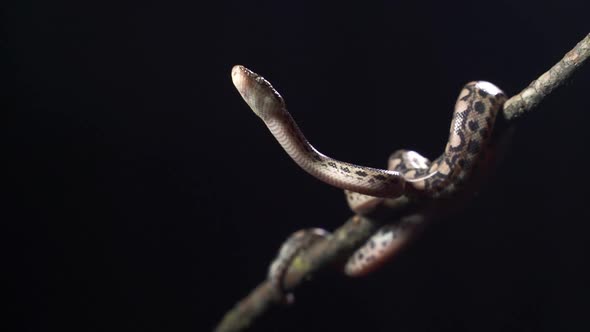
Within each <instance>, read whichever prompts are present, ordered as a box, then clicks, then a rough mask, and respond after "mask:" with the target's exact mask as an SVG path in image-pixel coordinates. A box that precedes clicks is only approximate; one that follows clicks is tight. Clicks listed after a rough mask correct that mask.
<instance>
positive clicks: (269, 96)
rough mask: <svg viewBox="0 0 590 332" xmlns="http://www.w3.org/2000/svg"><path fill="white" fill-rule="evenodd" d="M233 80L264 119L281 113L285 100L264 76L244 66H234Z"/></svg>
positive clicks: (257, 113)
mask: <svg viewBox="0 0 590 332" xmlns="http://www.w3.org/2000/svg"><path fill="white" fill-rule="evenodd" d="M231 77H232V81H233V82H234V85H235V86H236V89H238V92H239V93H240V95H241V96H242V98H244V101H246V103H247V104H248V106H250V108H251V109H252V110H253V111H254V113H256V115H258V116H259V117H260V118H261V119H262V120H263V121H267V120H268V119H270V118H271V117H273V116H276V115H279V114H281V112H282V110H284V109H285V102H284V101H283V98H282V97H281V95H280V94H279V93H278V92H277V91H276V90H275V89H274V88H273V87H272V85H271V84H270V83H269V82H268V81H267V80H265V79H264V78H263V77H262V76H260V75H258V74H256V73H255V72H253V71H251V70H250V69H248V68H246V67H244V66H240V65H237V66H234V67H233V68H232V71H231Z"/></svg>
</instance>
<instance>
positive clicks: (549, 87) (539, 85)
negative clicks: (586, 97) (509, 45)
mask: <svg viewBox="0 0 590 332" xmlns="http://www.w3.org/2000/svg"><path fill="white" fill-rule="evenodd" d="M588 57H590V33H589V34H588V35H586V37H585V38H584V39H582V40H581V41H580V42H579V43H578V44H577V45H576V46H575V47H574V48H573V49H572V50H571V51H569V52H567V54H566V55H565V56H564V57H563V59H561V60H560V61H559V62H558V63H557V64H555V66H553V67H551V69H549V70H548V71H546V72H544V73H543V75H541V76H539V78H537V79H536V80H534V81H532V82H531V84H529V86H527V87H526V88H525V89H524V90H522V91H521V92H520V93H519V94H517V95H515V96H513V97H512V98H510V99H508V101H506V103H505V104H504V117H505V118H506V119H507V120H509V121H513V120H516V119H518V118H520V117H521V116H523V115H525V114H527V113H529V112H530V111H531V110H533V109H534V108H535V107H537V105H539V103H540V102H541V101H542V100H543V98H545V97H546V96H548V95H549V94H550V93H551V92H552V91H553V90H555V89H556V88H557V87H559V86H561V85H562V84H563V83H565V81H566V80H567V79H568V78H569V77H570V76H571V75H572V74H573V73H574V72H575V71H576V70H577V69H578V68H579V67H580V66H582V64H584V62H585V61H586V60H588Z"/></svg>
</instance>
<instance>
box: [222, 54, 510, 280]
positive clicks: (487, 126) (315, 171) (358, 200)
mask: <svg viewBox="0 0 590 332" xmlns="http://www.w3.org/2000/svg"><path fill="white" fill-rule="evenodd" d="M232 80H233V83H234V85H235V87H236V88H237V90H238V91H239V93H240V94H241V96H242V97H243V99H244V100H245V101H246V103H247V104H248V105H249V106H250V108H251V109H252V110H253V111H254V113H256V115H258V116H259V117H260V118H261V119H262V120H263V121H264V123H265V124H266V126H267V127H268V129H269V130H270V132H271V133H272V134H273V136H274V137H275V138H276V139H277V141H278V142H279V144H280V145H281V146H282V147H283V149H284V150H285V151H286V152H287V154H288V155H289V156H290V157H291V158H292V159H293V160H294V161H295V162H296V163H297V164H298V165H299V166H300V167H301V168H303V169H304V170H305V171H306V172H308V173H309V174H311V175H313V176H314V177H316V178H318V179H320V180H322V181H324V182H326V183H328V184H330V185H333V186H335V187H338V188H341V189H344V190H345V192H346V198H347V201H348V204H349V206H350V207H351V209H352V210H353V211H354V212H357V213H361V214H367V213H371V211H373V210H375V209H376V208H377V207H379V206H382V205H385V204H389V205H393V206H400V205H408V204H407V202H414V203H415V202H421V201H429V200H430V201H432V200H431V199H435V198H442V199H447V198H453V197H454V196H460V195H459V194H458V193H460V192H461V191H462V190H461V189H463V188H465V187H469V184H470V182H474V181H475V180H474V179H477V178H478V177H480V176H481V175H480V173H482V171H481V169H483V168H485V167H482V164H485V161H486V157H487V156H488V154H489V153H488V152H489V151H490V145H491V141H492V140H491V137H492V131H493V128H494V123H495V119H496V115H497V113H498V111H499V110H500V109H501V108H502V105H503V103H504V102H505V101H506V96H505V94H504V93H503V92H502V91H501V90H500V89H499V88H498V87H496V86H495V85H493V84H492V83H489V82H485V81H476V82H470V83H467V84H466V85H465V86H464V87H463V89H462V90H461V92H460V93H459V97H458V98H457V101H456V104H455V109H454V113H453V117H452V120H451V127H450V132H449V138H448V141H447V144H446V147H445V149H444V152H443V153H442V154H441V155H440V156H439V157H438V158H437V159H435V160H434V161H432V162H431V161H429V160H428V159H427V158H425V157H423V156H421V155H420V154H418V153H417V152H414V151H409V150H398V151H396V152H394V153H393V154H392V155H391V156H390V158H389V164H388V169H378V168H372V167H366V166H360V165H355V164H351V163H348V162H343V161H339V160H336V159H333V158H330V157H328V156H326V155H324V154H322V153H321V152H319V151H318V150H316V149H315V148H314V147H313V146H312V145H311V144H310V143H309V142H308V141H307V139H306V138H305V136H304V135H303V133H302V132H301V130H300V129H299V127H298V126H297V124H296V123H295V121H294V120H293V118H292V117H291V115H290V114H289V112H288V111H287V108H286V106H285V102H284V100H283V98H282V97H281V96H280V94H279V93H278V92H277V91H276V90H275V89H274V88H273V87H272V85H271V84H270V83H269V82H268V81H267V80H265V79H264V78H263V77H261V76H260V75H258V74H256V73H254V72H252V71H251V70H249V69H247V68H245V67H243V66H239V65H238V66H234V67H233V69H232ZM484 166H485V165H484ZM426 214H428V213H426ZM425 219H428V217H427V216H426V215H425V213H422V212H419V211H418V210H412V211H409V212H407V213H405V214H404V215H400V216H399V218H398V222H396V223H392V224H388V225H384V226H383V227H381V228H380V229H379V230H378V231H377V232H376V233H375V234H374V235H373V236H372V237H371V238H370V239H369V240H368V241H367V242H366V244H365V245H363V246H362V247H361V248H359V249H358V250H357V251H356V252H355V253H354V254H353V255H352V256H351V258H350V259H349V260H348V262H347V264H346V266H345V272H346V274H347V275H350V276H359V275H364V274H366V273H369V272H370V271H373V270H374V269H376V268H377V267H379V266H380V265H382V264H383V263H384V262H386V261H387V260H388V259H389V258H390V257H391V256H392V255H393V254H394V253H395V252H397V251H398V249H399V248H400V247H401V246H402V245H403V244H404V243H405V242H406V241H407V240H408V239H409V238H410V236H411V235H412V234H413V233H416V230H417V229H419V228H420V227H419V226H420V225H422V224H423V222H424V221H425ZM296 234H297V236H295V238H296V239H298V240H296V241H287V243H286V244H285V246H287V247H288V246H290V245H293V246H294V247H293V248H285V247H283V249H282V250H281V253H280V254H279V257H278V258H277V260H275V263H273V266H274V268H271V271H272V272H271V273H270V275H271V278H278V277H279V276H282V273H283V272H281V269H280V268H279V267H282V266H288V264H286V263H288V262H290V261H291V259H292V257H293V256H294V255H295V254H296V253H297V252H299V250H300V248H302V247H304V246H306V245H307V244H309V243H311V242H313V241H302V240H301V239H302V238H303V237H302V236H303V234H304V233H301V232H299V233H296ZM316 237H317V234H316Z"/></svg>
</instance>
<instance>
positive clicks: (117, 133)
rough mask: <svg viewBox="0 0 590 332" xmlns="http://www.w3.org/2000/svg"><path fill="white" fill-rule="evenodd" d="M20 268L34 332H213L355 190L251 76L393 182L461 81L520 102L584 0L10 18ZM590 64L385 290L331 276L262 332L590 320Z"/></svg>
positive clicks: (13, 306)
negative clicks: (258, 96)
mask: <svg viewBox="0 0 590 332" xmlns="http://www.w3.org/2000/svg"><path fill="white" fill-rule="evenodd" d="M4 8H5V9H4V10H3V13H2V15H3V18H2V22H3V23H2V25H3V35H2V39H1V40H0V44H1V47H2V53H3V57H4V60H3V61H2V65H3V67H4V69H5V70H3V71H4V73H7V74H2V76H3V77H4V78H6V79H7V80H6V82H5V83H6V84H5V86H4V87H3V89H2V91H3V92H2V95H3V97H2V103H3V104H4V106H3V107H2V109H3V112H2V120H0V121H1V123H2V128H3V129H2V135H3V136H5V139H3V140H2V141H3V144H2V147H3V148H2V150H3V158H2V163H3V164H4V165H5V166H8V167H7V168H6V169H5V171H4V172H3V174H4V177H5V180H3V183H4V184H3V185H2V186H3V187H4V189H5V190H6V193H7V197H8V199H6V200H5V204H6V206H5V208H3V210H4V212H5V213H3V215H4V216H3V217H2V225H3V228H4V229H5V231H3V232H2V234H3V235H4V236H6V239H5V240H3V241H2V243H4V244H5V245H6V250H4V257H5V259H4V264H3V265H4V268H3V271H4V272H3V274H4V273H7V274H8V275H9V276H11V277H13V278H11V279H10V282H8V283H7V284H5V286H7V289H8V290H9V296H8V297H5V298H7V299H8V300H9V304H10V310H9V311H5V314H7V315H8V316H9V317H10V318H14V319H15V321H16V322H17V323H18V326H19V330H25V331H48V330H76V331H107V330H108V331H164V330H166V331H207V330H211V329H212V328H213V327H214V325H215V324H216V322H218V321H219V319H220V318H221V317H222V315H223V313H224V312H225V311H226V310H228V309H230V308H231V307H232V306H233V305H234V303H235V301H237V300H239V299H240V298H242V297H243V296H245V295H246V294H247V293H248V292H249V290H250V289H252V288H253V287H254V286H256V285H257V284H258V283H259V282H261V281H262V280H263V278H264V277H265V273H266V268H267V265H268V263H269V262H270V260H271V259H272V258H273V257H274V255H275V252H276V250H277V249H278V247H279V246H280V244H281V243H282V241H283V240H284V239H285V238H286V237H287V236H288V235H289V234H290V233H291V232H293V231H295V230H297V229H301V228H304V227H323V228H327V229H334V228H336V227H338V226H339V225H340V224H341V223H342V222H343V221H344V220H345V219H346V218H347V217H348V216H349V215H350V212H349V211H348V210H347V207H346V204H345V201H344V199H343V195H342V193H341V192H340V191H339V190H337V189H334V188H330V187H328V186H326V185H324V184H322V183H320V182H319V181H317V180H315V179H312V178H311V177H310V176H308V175H307V174H305V173H304V172H303V171H301V170H300V169H298V168H297V167H296V166H295V164H294V163H293V162H292V161H291V160H289V159H288V157H287V156H286V154H285V153H284V152H283V151H281V149H280V147H279V146H278V144H277V143H276V142H275V140H274V138H272V137H271V135H270V134H269V133H268V131H267V130H266V128H265V127H264V125H263V124H262V122H261V121H260V120H259V119H258V118H257V117H256V116H255V115H254V114H252V112H251V111H250V110H249V109H248V108H247V106H246V104H245V103H244V102H243V101H242V99H241V98H240V96H239V95H238V93H237V92H236V91H235V89H234V87H233V85H232V83H231V79H230V70H231V67H232V66H233V65H234V64H244V65H246V66H247V67H249V68H251V69H253V70H254V71H256V72H258V73H260V74H262V75H264V76H265V77H266V78H268V79H269V80H270V81H271V82H272V83H273V84H274V86H275V87H276V88H277V89H278V91H279V92H281V93H282V94H283V96H284V97H285V99H286V101H287V104H288V106H289V108H290V110H291V112H292V113H293V114H294V116H295V118H296V119H297V120H298V122H299V123H300V126H301V127H302V129H303V130H304V132H305V133H306V135H307V136H308V138H309V139H310V140H311V141H312V142H313V143H314V145H316V147H318V148H319V149H320V150H321V151H323V152H325V153H327V154H329V155H331V156H334V157H337V158H339V159H341V160H347V161H351V162H356V163H361V164H365V165H370V166H375V167H382V166H385V164H386V159H387V156H388V155H389V154H390V153H391V152H392V151H394V150H396V149H399V148H410V149H414V150H417V151H419V152H420V153H422V154H424V155H426V156H429V157H431V158H434V157H436V156H437V155H438V154H439V153H440V151H441V150H442V148H443V146H444V144H445V140H446V135H447V132H448V125H449V121H450V115H451V111H452V106H453V103H454V101H455V99H456V97H457V95H458V93H459V90H460V88H461V86H462V85H463V84H465V83H466V82H468V81H470V80H476V79H483V80H489V81H491V82H494V83H496V84H497V85H498V86H500V87H501V88H502V89H504V91H505V92H506V93H507V94H508V95H512V94H514V93H517V92H518V91H520V90H521V89H522V88H523V87H525V86H526V85H527V84H528V83H529V82H530V81H531V80H532V79H534V78H536V77H537V76H538V75H539V74H540V73H542V72H543V71H545V70H547V69H548V68H549V67H550V66H551V65H553V64H554V63H555V62H557V60H559V59H560V58H561V57H562V56H563V54H565V52H566V51H568V50H569V49H571V48H572V47H573V46H574V45H575V44H576V43H577V42H578V41H579V40H581V39H582V38H583V37H584V36H585V35H586V34H587V33H588V32H589V31H590V29H588V28H589V27H590V24H589V23H588V22H589V20H588V17H587V13H588V12H589V10H590V8H589V6H588V5H587V4H584V1H578V2H576V1H559V2H555V3H553V4H549V3H541V2H537V1H527V2H519V3H515V2H512V1H494V2H475V1H462V2H456V3H453V4H450V3H447V2H446V1H429V2H414V3H410V2H401V1H396V2H393V1H392V2H387V3H378V4H374V3H369V4H366V5H361V4H360V3H357V4H355V5H346V4H342V3H334V4H322V5H318V4H317V3H316V2H314V1H289V2H278V1H277V2H272V1H234V2H231V1H223V2H217V3H216V4H213V5H206V4H199V2H198V1H169V2H164V1H161V2H157V1H141V2H139V1H138V2H130V1H121V2H118V3H116V4H108V3H106V2H94V3H89V2H79V1H69V2H65V1H63V2H57V1H46V2H41V1H37V2H34V3H32V2H25V1H22V2H18V4H12V5H9V4H5V5H4ZM589 86H590V69H589V68H583V69H581V70H580V71H579V72H578V73H577V74H576V76H575V77H574V78H573V79H572V80H570V81H569V82H568V83H567V84H566V86H565V87H564V88H562V89H560V90H558V91H557V92H555V93H554V94H553V95H551V96H550V97H549V98H547V99H546V101H544V102H543V104H542V105H541V107H540V108H539V109H538V110H537V112H536V113H534V115H532V116H531V117H528V118H526V119H525V121H523V122H521V123H519V126H518V130H517V133H516V135H515V136H514V139H513V144H512V149H511V152H510V153H509V154H508V155H507V157H506V160H505V162H504V164H503V165H502V167H501V168H500V169H499V170H498V172H497V174H496V176H495V177H494V180H493V181H492V182H491V183H490V185H489V186H488V187H487V188H486V190H484V191H483V192H482V193H481V194H480V195H479V197H478V198H477V199H476V200H475V201H474V202H473V204H471V205H470V206H469V207H467V208H466V210H465V211H464V212H463V213H461V214H460V215H458V216H455V217H453V218H449V219H447V220H444V221H442V222H440V223H438V224H434V225H432V227H430V228H429V229H428V231H427V232H426V233H425V234H424V236H423V237H421V238H420V240H419V241H417V242H416V243H415V244H414V245H412V246H411V247H410V248H409V250H407V251H406V252H405V253H404V254H402V255H401V256H399V257H398V258H397V259H396V260H395V261H394V262H393V263H392V264H390V265H389V266H387V267H386V268H384V269H383V270H381V271H379V273H376V274H374V275H371V276H369V277H367V278H364V279H357V280H350V279H346V278H344V277H341V276H338V275H336V274H334V275H328V276H325V277H323V278H317V279H316V280H315V282H313V283H309V284H308V285H306V287H304V288H302V289H300V290H299V291H298V292H297V294H296V305H295V306H293V307H290V308H283V309H277V310H275V311H273V312H272V313H271V314H269V315H268V316H265V318H264V319H262V320H260V321H259V322H257V325H256V326H255V328H254V330H260V331H264V330H269V331H330V330H358V331H555V330H558V331H566V330H585V329H588V328H589V327H590V324H589V323H588V322H587V319H586V318H585V317H584V316H585V315H587V313H588V309H589V307H590V306H589V304H588V301H589V300H588V299H589V298H590V291H589V287H588V281H589V278H588V277H589V274H588V272H586V270H587V267H588V264H589V262H588V254H589V248H588V244H587V243H588V241H587V236H588V235H587V234H588V231H589V230H590V227H589V226H588V220H589V218H588V217H589V215H590V213H589V210H588V207H587V204H588V201H587V197H588V196H587V188H588V187H589V186H590V179H589V175H588V172H587V170H586V168H587V165H588V162H587V145H586V144H587V142H588V141H589V139H590V130H588V129H587V126H586V123H587V122H588V120H590V117H589V116H588V111H589V110H590V102H589V101H588V99H587V97H588V92H589V90H588V87H589Z"/></svg>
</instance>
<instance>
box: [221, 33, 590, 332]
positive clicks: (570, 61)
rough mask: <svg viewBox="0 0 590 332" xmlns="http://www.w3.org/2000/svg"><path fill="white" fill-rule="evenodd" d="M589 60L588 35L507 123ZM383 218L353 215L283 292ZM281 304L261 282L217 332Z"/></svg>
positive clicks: (318, 246) (508, 107) (512, 106)
mask: <svg viewBox="0 0 590 332" xmlns="http://www.w3.org/2000/svg"><path fill="white" fill-rule="evenodd" d="M589 57H590V34H588V35H586V37H585V38H584V39H582V41H580V42H579V43H578V44H577V45H576V46H575V47H574V48H573V49H572V50H571V51H569V52H568V53H567V54H566V55H565V56H564V57H563V59H561V60H560V61H559V62H558V63H557V64H556V65H554V66H553V67H552V68H551V69H549V70H548V71H547V72H545V73H543V74H542V75H541V76H540V77H539V78H538V79H536V80H534V81H533V82H531V84H529V86H528V87H526V88H525V89H524V90H522V91H521V92H520V93H518V94H517V95H515V96H513V97H512V98H510V99H509V100H508V101H507V102H506V103H505V104H504V108H503V114H504V117H505V119H506V120H508V122H513V121H514V120H516V119H518V118H520V117H522V116H523V115H525V114H528V113H530V111H531V110H533V109H534V108H535V107H536V106H537V105H538V104H539V103H540V102H541V101H542V100H543V99H544V98H545V97H546V96H548V95H549V94H550V93H551V92H552V91H553V90H555V88H557V87H559V86H560V85H562V84H563V83H564V82H565V81H566V80H567V79H568V78H569V77H570V76H571V75H572V74H573V73H574V72H575V71H576V70H577V69H578V68H579V67H580V66H582V64H583V63H584V62H585V61H586V60H587V59H588V58H589ZM386 221H387V218H386V216H385V215H381V216H379V217H372V218H369V217H366V216H360V215H355V216H353V217H351V218H349V219H348V221H347V222H346V223H345V224H344V225H343V226H341V227H340V228H338V229H337V230H336V231H334V235H333V236H331V237H329V238H328V239H326V240H324V241H318V242H317V243H315V244H314V245H312V246H311V247H309V248H308V249H307V250H304V251H302V252H301V253H300V254H299V255H298V256H297V257H296V258H295V259H293V262H292V264H291V265H290V266H289V268H288V270H287V272H286V274H285V277H284V280H283V283H284V287H285V290H292V289H294V288H296V287H297V286H299V285H300V284H301V283H302V281H304V280H305V279H307V278H309V277H310V276H312V275H314V274H316V273H317V272H319V271H320V270H322V269H325V268H327V267H329V266H332V265H333V263H334V262H337V261H339V260H343V259H346V258H347V257H349V256H350V255H351V254H352V253H353V251H354V250H355V249H356V248H358V247H359V246H360V245H361V244H363V243H364V242H365V241H366V240H367V239H368V238H369V237H370V236H371V235H372V234H373V233H374V232H375V231H376V230H377V229H378V227H379V226H380V225H382V224H383V222H386ZM281 303H284V294H282V293H281V290H280V289H278V288H277V287H276V285H274V284H272V283H270V282H267V281H265V282H263V283H262V284H260V285H259V286H258V287H256V288H255V289H254V290H253V291H252V292H251V293H250V294H249V295H248V296H247V297H246V298H244V299H243V300H242V301H240V302H238V303H237V304H236V306H235V307H234V308H233V309H231V310H230V311H229V312H227V313H226V314H225V316H224V317H223V319H222V321H221V322H220V324H219V325H218V326H217V327H216V328H215V331H216V332H233V331H243V330H244V329H246V328H248V327H249V326H250V324H251V323H252V322H253V321H254V320H255V319H256V318H257V317H259V316H260V315H262V314H264V313H265V312H266V311H267V310H268V309H269V308H271V307H272V306H274V305H279V304H281Z"/></svg>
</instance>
